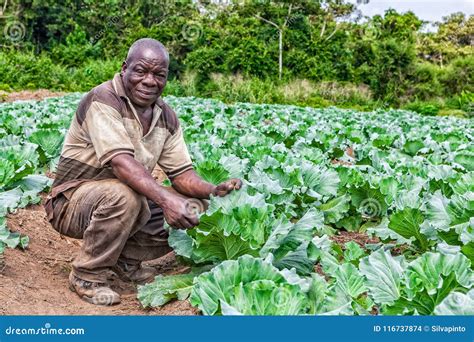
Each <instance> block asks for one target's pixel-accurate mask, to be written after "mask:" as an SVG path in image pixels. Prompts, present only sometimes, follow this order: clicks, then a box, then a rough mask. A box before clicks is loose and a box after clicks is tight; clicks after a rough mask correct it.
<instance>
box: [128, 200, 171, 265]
mask: <svg viewBox="0 0 474 342" xmlns="http://www.w3.org/2000/svg"><path fill="white" fill-rule="evenodd" d="M148 206H149V208H150V212H151V217H150V219H149V220H148V222H147V223H146V224H145V225H144V226H143V227H142V228H141V229H139V230H138V231H137V232H136V233H134V234H133V235H132V236H130V238H129V239H128V240H127V243H126V244H125V247H124V249H123V250H122V254H121V255H120V260H121V261H123V262H125V263H127V264H129V265H136V264H139V263H140V262H141V261H145V260H153V259H156V258H159V257H161V256H163V255H165V254H167V253H169V252H171V251H172V250H173V249H172V248H171V247H170V246H169V245H168V232H167V231H166V230H165V228H164V226H163V223H164V217H163V211H162V210H161V208H160V207H159V206H158V205H156V204H155V203H154V202H152V201H150V200H149V201H148Z"/></svg>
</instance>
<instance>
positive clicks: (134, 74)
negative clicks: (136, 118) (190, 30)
mask: <svg viewBox="0 0 474 342" xmlns="http://www.w3.org/2000/svg"><path fill="white" fill-rule="evenodd" d="M168 64H169V63H168V60H167V58H166V56H165V55H164V53H161V52H156V51H153V50H151V49H144V50H141V51H137V52H136V53H135V54H134V55H133V56H132V58H130V59H129V61H128V63H123V65H122V80H123V84H124V87H125V92H126V93H127V96H128V97H129V98H130V100H131V101H132V102H133V104H135V105H137V106H138V107H145V108H146V107H149V106H151V105H152V104H153V103H155V101H156V100H157V99H158V97H160V95H161V93H162V92H163V89H164V88H165V85H166V80H167V78H168Z"/></svg>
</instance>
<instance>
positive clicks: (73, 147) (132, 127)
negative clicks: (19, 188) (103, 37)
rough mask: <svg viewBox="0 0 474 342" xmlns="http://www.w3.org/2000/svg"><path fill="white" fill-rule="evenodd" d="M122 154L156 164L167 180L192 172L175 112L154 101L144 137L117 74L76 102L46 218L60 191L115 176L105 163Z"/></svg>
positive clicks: (148, 166)
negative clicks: (148, 127) (149, 123)
mask: <svg viewBox="0 0 474 342" xmlns="http://www.w3.org/2000/svg"><path fill="white" fill-rule="evenodd" d="M122 153H126V154H130V155H131V156H133V157H134V158H135V160H137V161H138V162H139V163H140V164H142V165H143V166H144V167H145V168H146V169H147V170H148V171H150V172H152V170H153V169H154V168H155V166H156V165H158V166H160V167H161V169H162V170H163V171H164V172H165V173H166V175H167V176H168V178H170V179H171V180H172V179H173V177H176V176H178V175H179V174H181V173H183V172H185V171H187V170H189V169H191V168H192V163H191V158H190V156H189V153H188V150H187V147H186V144H185V142H184V138H183V132H182V129H181V126H180V124H179V120H178V118H177V116H176V113H175V112H174V111H173V110H172V109H171V108H170V107H169V106H168V105H167V104H166V103H165V102H164V101H163V100H162V99H161V98H158V100H157V101H156V103H155V105H154V107H153V117H152V122H151V126H150V129H149V131H148V132H147V133H146V134H145V135H144V134H143V127H142V124H141V123H140V120H139V117H138V114H137V112H136V110H135V108H134V106H133V104H132V102H131V101H130V99H129V98H128V97H127V95H126V93H125V89H124V86H123V83H122V78H121V76H120V74H116V75H115V76H114V78H113V79H112V80H110V81H107V82H104V83H102V84H101V85H99V86H97V87H95V88H94V89H92V90H91V91H90V92H89V93H87V94H86V95H85V96H84V97H83V98H82V100H81V101H80V103H79V107H78V109H77V111H76V113H75V115H74V118H73V120H72V122H71V126H70V128H69V131H68V133H67V135H66V138H65V141H64V146H63V149H62V152H61V157H60V159H59V164H58V167H57V170H56V178H55V180H54V183H53V186H52V189H51V193H50V195H49V196H48V201H47V203H46V205H45V206H46V209H47V212H48V217H49V216H50V213H49V211H51V210H52V208H51V203H49V204H50V205H48V202H52V200H53V199H54V198H56V197H57V196H58V195H59V194H60V193H64V194H65V196H66V197H69V195H70V194H72V192H73V191H74V189H75V188H77V187H78V186H79V185H80V184H82V183H83V182H87V181H93V180H100V179H107V178H116V177H115V175H114V174H113V172H112V167H111V166H110V160H111V159H112V158H113V157H115V156H116V155H118V154H122ZM66 194H67V195H66ZM48 207H49V210H48ZM51 215H52V213H51Z"/></svg>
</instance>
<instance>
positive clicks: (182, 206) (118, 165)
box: [110, 154, 199, 228]
mask: <svg viewBox="0 0 474 342" xmlns="http://www.w3.org/2000/svg"><path fill="white" fill-rule="evenodd" d="M110 163H111V166H112V170H113V172H114V174H115V176H116V177H117V178H118V179H119V180H120V181H122V182H123V183H125V184H127V185H128V186H129V187H131V188H132V189H133V190H135V191H136V192H138V193H139V194H142V195H144V196H145V197H147V198H148V199H150V200H152V201H153V202H155V203H156V204H157V205H158V206H160V207H161V208H162V209H163V214H164V216H165V219H166V222H168V224H169V225H170V226H173V227H176V228H191V227H194V226H196V225H198V224H199V220H198V218H197V216H196V215H193V214H192V213H191V212H189V210H188V209H187V208H186V202H185V200H184V199H183V198H182V197H180V196H179V195H176V194H174V193H173V192H170V191H168V190H166V187H163V186H161V185H159V184H158V183H157V182H156V180H155V179H154V178H153V177H152V176H151V174H150V173H149V172H148V171H147V170H146V169H145V168H144V167H143V165H141V164H140V163H139V162H137V161H136V160H135V159H134V158H133V157H132V156H131V155H130V154H119V155H117V156H115V157H114V158H112V160H111V161H110Z"/></svg>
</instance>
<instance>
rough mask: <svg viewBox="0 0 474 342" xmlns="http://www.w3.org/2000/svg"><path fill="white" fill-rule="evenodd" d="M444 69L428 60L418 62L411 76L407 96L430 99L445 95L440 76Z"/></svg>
mask: <svg viewBox="0 0 474 342" xmlns="http://www.w3.org/2000/svg"><path fill="white" fill-rule="evenodd" d="M442 74H443V69H442V68H441V67H439V66H437V65H435V64H431V63H428V62H422V63H417V64H416V65H415V66H414V68H413V71H412V73H411V75H410V76H409V81H408V82H409V86H408V89H407V92H406V93H405V94H404V95H405V96H404V97H406V98H416V99H418V100H425V101H426V100H429V99H432V98H433V97H437V96H442V95H443V86H442V85H441V83H440V81H439V78H440V77H441V76H442Z"/></svg>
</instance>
